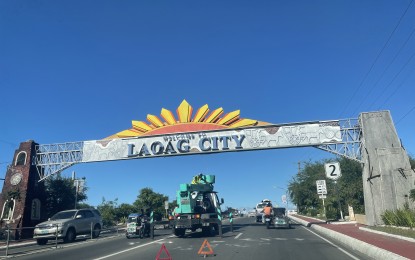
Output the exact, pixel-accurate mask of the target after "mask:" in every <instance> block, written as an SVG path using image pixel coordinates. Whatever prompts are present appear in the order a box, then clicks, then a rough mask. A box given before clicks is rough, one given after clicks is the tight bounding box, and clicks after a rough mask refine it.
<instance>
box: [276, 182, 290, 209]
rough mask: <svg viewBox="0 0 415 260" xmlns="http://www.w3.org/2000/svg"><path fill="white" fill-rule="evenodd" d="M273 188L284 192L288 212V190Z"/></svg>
mask: <svg viewBox="0 0 415 260" xmlns="http://www.w3.org/2000/svg"><path fill="white" fill-rule="evenodd" d="M274 188H278V189H281V190H283V191H285V205H286V207H287V210H288V190H287V189H284V188H281V187H278V186H274ZM283 202H284V201H283Z"/></svg>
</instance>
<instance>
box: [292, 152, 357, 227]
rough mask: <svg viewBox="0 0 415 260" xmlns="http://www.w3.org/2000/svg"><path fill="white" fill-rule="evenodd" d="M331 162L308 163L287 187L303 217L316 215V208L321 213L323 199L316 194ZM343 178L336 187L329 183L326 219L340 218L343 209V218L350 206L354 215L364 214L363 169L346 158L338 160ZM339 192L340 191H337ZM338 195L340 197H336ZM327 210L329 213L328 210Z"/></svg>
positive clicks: (330, 181) (327, 181)
mask: <svg viewBox="0 0 415 260" xmlns="http://www.w3.org/2000/svg"><path fill="white" fill-rule="evenodd" d="M327 162H328V161H326V160H323V161H321V162H305V163H303V165H304V166H303V168H302V170H301V171H300V173H299V174H297V175H296V176H295V177H293V179H292V180H291V181H290V182H289V184H288V194H289V196H290V200H291V201H292V202H293V203H294V204H297V206H298V210H299V212H300V213H301V214H310V215H311V214H315V212H316V211H315V210H314V209H318V210H317V211H319V212H322V210H323V205H322V200H321V199H319V197H318V195H317V187H316V181H317V180H325V179H326V175H325V170H324V164H325V163H327ZM338 162H339V163H340V167H341V172H342V176H341V177H340V178H339V179H338V180H337V186H336V185H335V184H334V182H333V181H332V180H326V186H327V193H328V194H327V199H325V205H326V214H327V215H328V216H327V218H330V219H337V218H338V216H340V211H339V209H340V206H339V203H338V201H340V205H341V209H342V211H343V213H344V215H345V214H346V213H347V212H348V205H350V206H352V207H353V209H354V212H355V213H361V214H362V213H364V199H363V182H362V167H361V165H360V164H359V163H358V162H355V161H352V160H349V159H347V158H343V157H342V158H339V159H338ZM336 190H337V191H336ZM337 194H338V197H337ZM327 209H328V210H327Z"/></svg>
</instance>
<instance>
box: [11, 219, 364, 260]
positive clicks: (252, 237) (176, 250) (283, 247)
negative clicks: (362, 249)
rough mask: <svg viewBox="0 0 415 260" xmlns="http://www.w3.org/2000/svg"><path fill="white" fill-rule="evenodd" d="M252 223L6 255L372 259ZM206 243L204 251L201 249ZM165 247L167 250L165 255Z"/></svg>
mask: <svg viewBox="0 0 415 260" xmlns="http://www.w3.org/2000/svg"><path fill="white" fill-rule="evenodd" d="M254 221H255V220H254V218H246V217H245V218H235V219H234V221H233V223H234V224H233V232H231V230H230V226H229V220H225V222H224V230H223V237H222V238H221V237H219V236H215V237H205V236H202V234H201V232H198V231H196V232H193V233H186V236H185V237H184V238H177V237H175V236H173V235H172V234H171V230H169V229H165V230H164V229H160V230H156V231H155V238H154V240H152V239H150V238H144V239H140V238H133V239H127V238H126V237H125V236H124V235H122V234H120V235H119V236H116V235H115V236H100V237H99V238H98V239H94V240H91V239H77V241H75V242H74V243H70V244H64V243H59V244H58V245H57V248H56V247H55V245H54V244H53V243H52V242H53V241H51V242H49V243H48V244H47V245H45V246H38V245H36V244H34V245H33V244H32V245H26V246H24V247H20V248H11V249H10V250H9V252H8V253H9V257H15V258H19V259H42V260H46V259H54V260H55V259H58V260H66V259H68V260H69V259H70V260H73V259H79V260H81V259H82V260H84V259H96V260H101V259H108V260H109V259H111V260H112V259H126V260H127V259H152V260H154V259H156V257H157V255H158V253H160V255H159V259H169V258H168V254H169V255H170V256H171V259H201V258H209V259H212V260H213V259H218V260H219V259H238V260H241V259H242V260H244V259H246V260H248V259H249V260H252V259H254V260H261V259H284V260H287V259H296V260H298V259H310V260H312V259H315V260H322V259H330V260H331V259H336V260H343V259H369V258H368V257H366V256H364V255H361V254H360V253H358V252H356V251H352V250H351V249H348V248H347V246H338V245H336V244H334V243H333V242H331V241H329V240H328V239H326V238H323V237H321V236H319V235H317V234H315V233H313V232H312V231H311V230H309V229H308V228H305V227H303V226H301V225H298V224H293V225H292V228H291V229H266V227H265V225H263V224H261V223H255V222H254ZM205 241H207V242H205ZM204 243H205V246H202V245H203V244H204ZM207 243H208V244H207ZM163 245H164V247H165V248H166V250H162V248H163ZM209 246H210V248H209ZM210 249H211V250H210ZM199 251H201V253H200V254H199ZM209 253H212V254H209Z"/></svg>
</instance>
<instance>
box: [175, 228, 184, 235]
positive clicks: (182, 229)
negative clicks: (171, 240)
mask: <svg viewBox="0 0 415 260" xmlns="http://www.w3.org/2000/svg"><path fill="white" fill-rule="evenodd" d="M173 233H174V234H175V235H176V236H178V237H182V236H184V234H185V233H186V229H184V228H173Z"/></svg>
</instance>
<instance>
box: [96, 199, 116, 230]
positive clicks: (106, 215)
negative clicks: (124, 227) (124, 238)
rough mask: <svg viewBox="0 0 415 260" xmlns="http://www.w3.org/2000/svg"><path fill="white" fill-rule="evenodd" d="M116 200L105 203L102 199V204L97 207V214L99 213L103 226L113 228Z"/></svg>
mask: <svg viewBox="0 0 415 260" xmlns="http://www.w3.org/2000/svg"><path fill="white" fill-rule="evenodd" d="M117 201H118V199H115V200H114V201H106V200H105V198H102V203H101V204H100V205H98V206H97V209H98V210H99V212H101V216H102V222H103V225H104V226H107V227H108V226H114V225H115V224H116V222H117V218H116V215H117V214H116V208H117V206H118V204H117Z"/></svg>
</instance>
